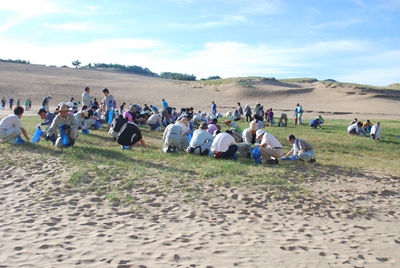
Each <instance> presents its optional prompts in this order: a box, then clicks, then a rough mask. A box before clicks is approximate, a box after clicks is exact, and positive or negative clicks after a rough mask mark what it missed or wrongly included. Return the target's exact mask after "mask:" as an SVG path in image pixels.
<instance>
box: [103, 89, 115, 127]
mask: <svg viewBox="0 0 400 268" xmlns="http://www.w3.org/2000/svg"><path fill="white" fill-rule="evenodd" d="M103 94H104V97H103V99H102V101H101V104H102V112H103V113H104V115H105V122H106V124H107V123H108V119H109V115H110V111H111V109H112V108H113V107H114V102H115V99H114V96H113V95H111V94H110V91H109V90H108V89H107V88H105V89H103Z"/></svg>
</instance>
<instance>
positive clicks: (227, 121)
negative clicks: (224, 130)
mask: <svg viewBox="0 0 400 268" xmlns="http://www.w3.org/2000/svg"><path fill="white" fill-rule="evenodd" d="M231 122H232V121H231V120H225V121H224V124H225V125H226V126H228V127H229V126H230V125H231Z"/></svg>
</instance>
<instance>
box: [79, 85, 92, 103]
mask: <svg viewBox="0 0 400 268" xmlns="http://www.w3.org/2000/svg"><path fill="white" fill-rule="evenodd" d="M89 94H90V87H85V90H84V91H83V93H82V106H84V105H86V106H87V107H92V99H93V97H92V96H90V95H89Z"/></svg>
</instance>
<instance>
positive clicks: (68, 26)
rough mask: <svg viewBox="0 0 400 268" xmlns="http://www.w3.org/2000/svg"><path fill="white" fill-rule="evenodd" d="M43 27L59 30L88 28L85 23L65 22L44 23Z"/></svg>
mask: <svg viewBox="0 0 400 268" xmlns="http://www.w3.org/2000/svg"><path fill="white" fill-rule="evenodd" d="M43 27H46V28H53V29H61V30H87V29H89V27H88V24H87V23H79V22H76V23H65V24H50V23H45V24H43Z"/></svg>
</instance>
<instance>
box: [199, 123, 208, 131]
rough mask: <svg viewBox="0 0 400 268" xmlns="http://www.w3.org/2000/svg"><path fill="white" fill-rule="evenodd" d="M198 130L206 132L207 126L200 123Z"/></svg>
mask: <svg viewBox="0 0 400 268" xmlns="http://www.w3.org/2000/svg"><path fill="white" fill-rule="evenodd" d="M200 129H201V130H204V131H206V130H207V129H208V124H207V123H206V122H204V123H201V125H200Z"/></svg>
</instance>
